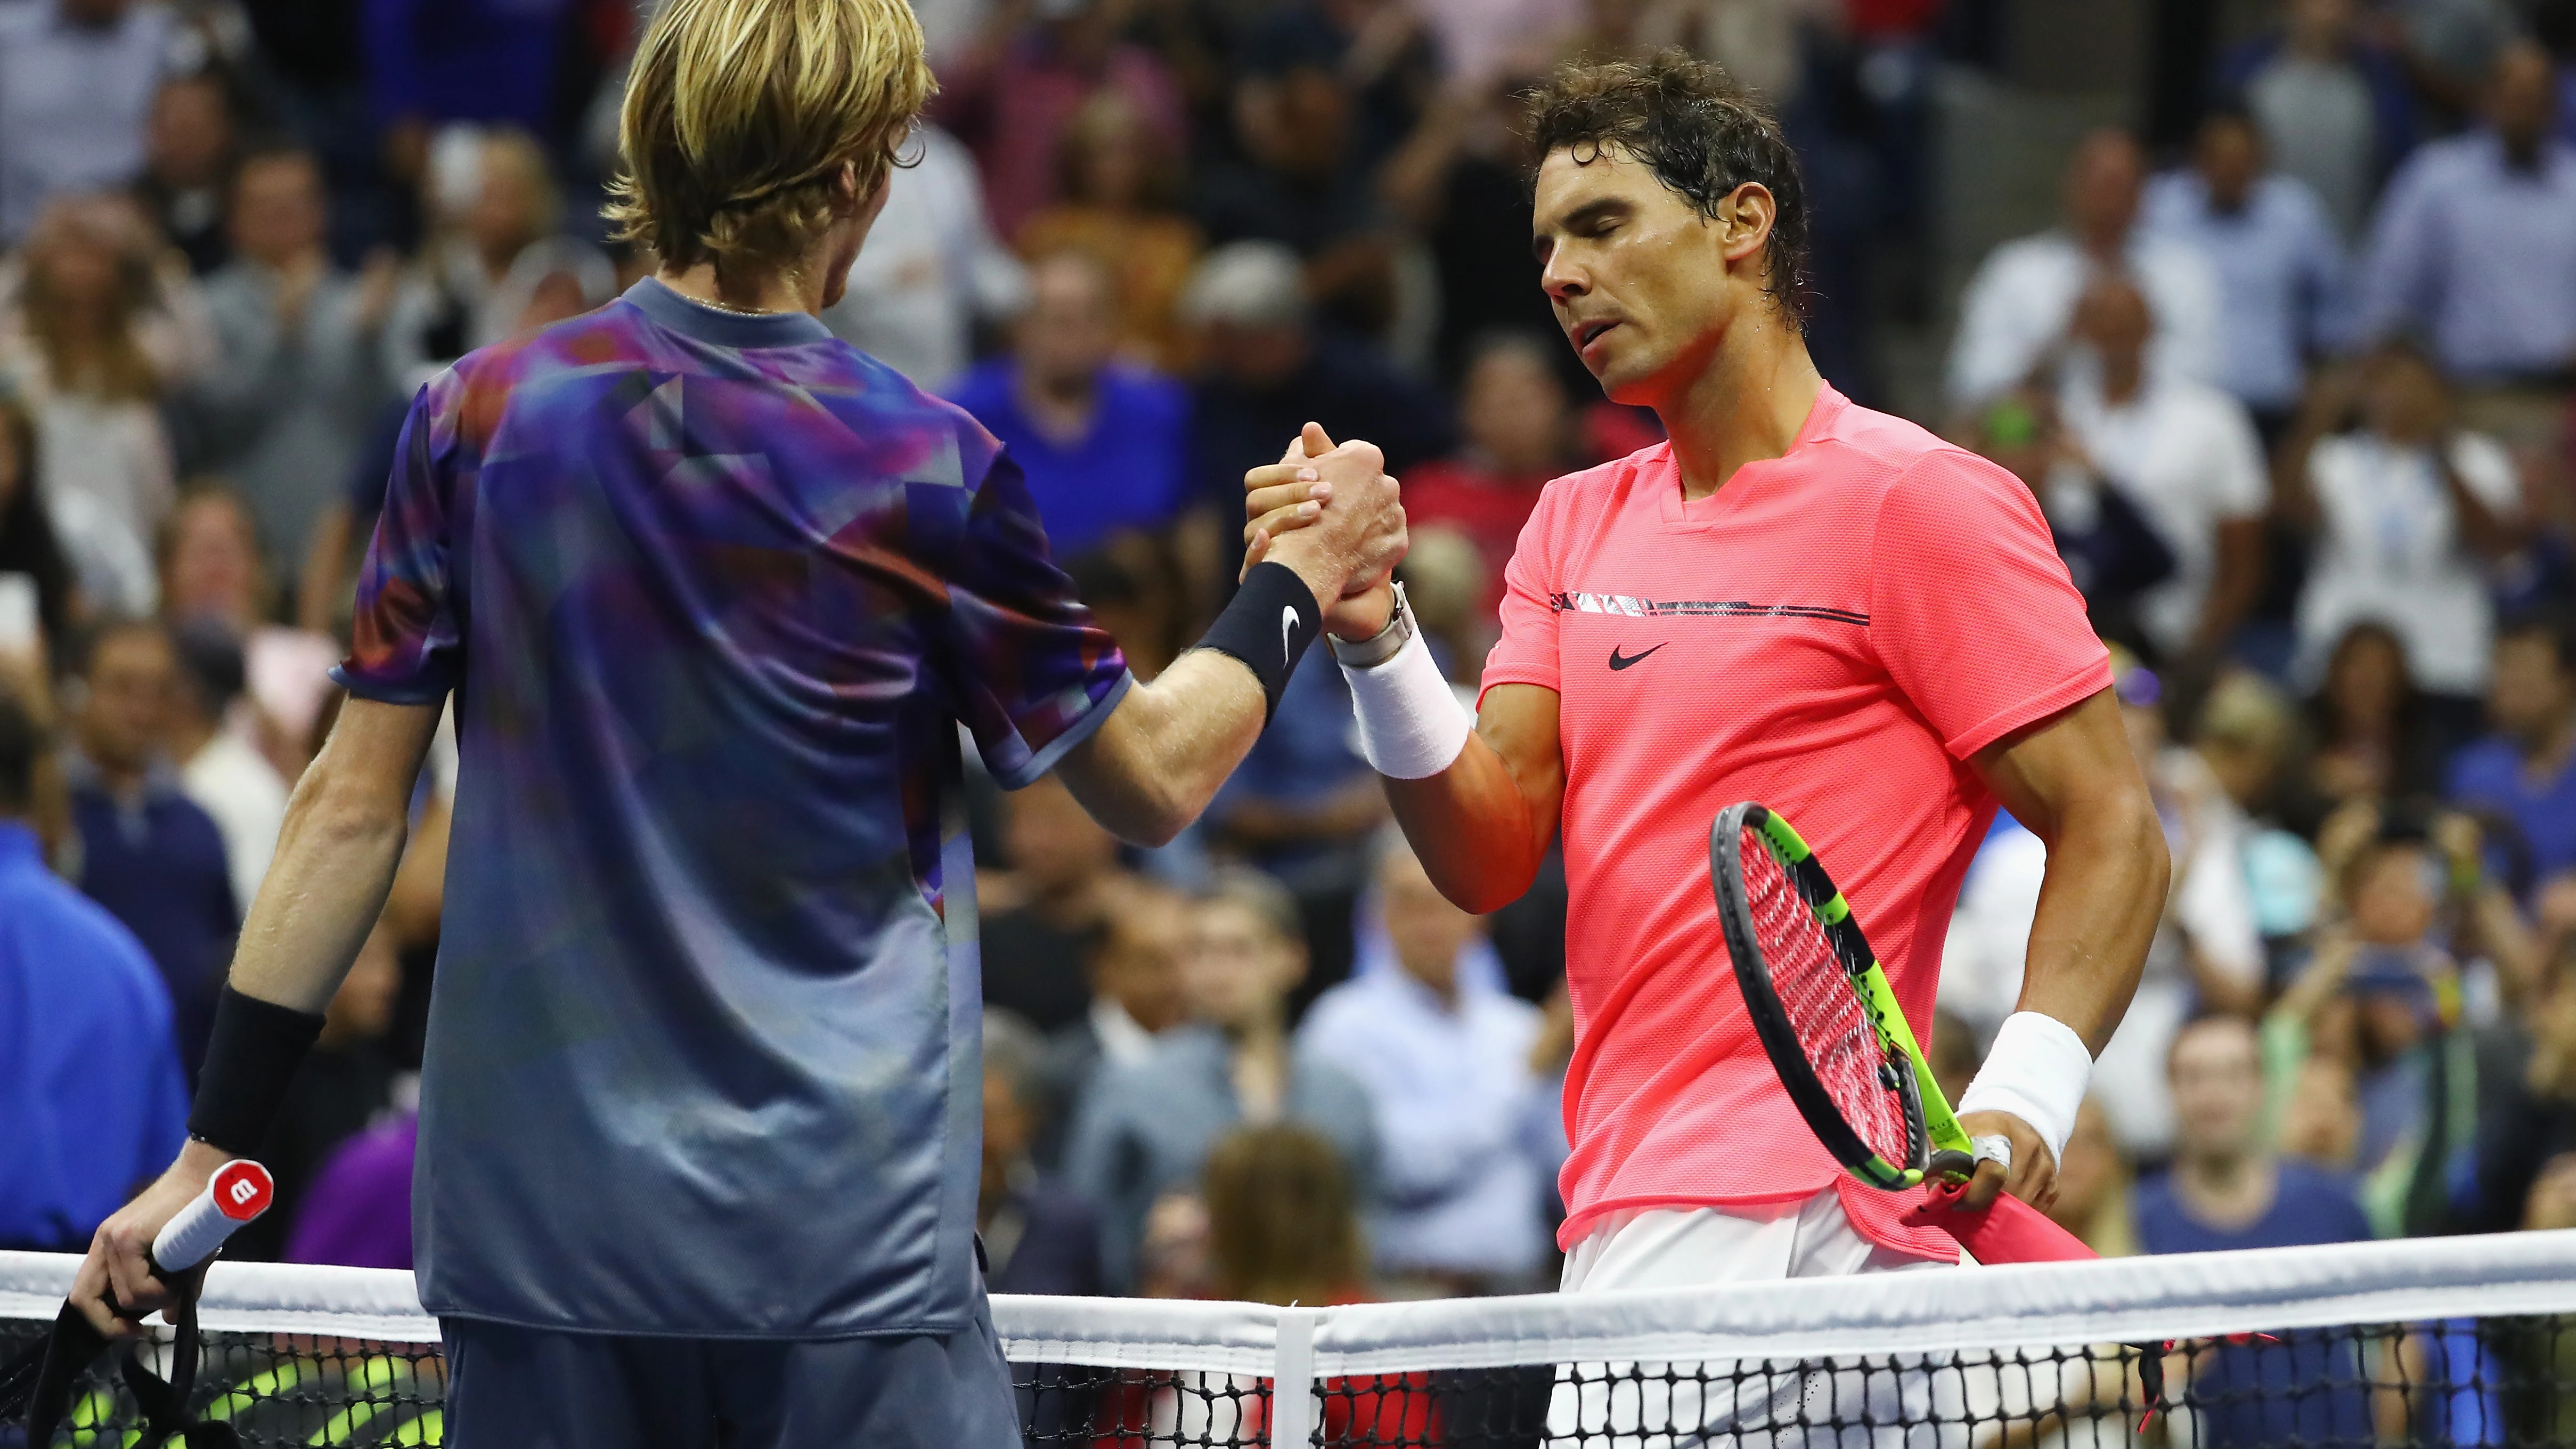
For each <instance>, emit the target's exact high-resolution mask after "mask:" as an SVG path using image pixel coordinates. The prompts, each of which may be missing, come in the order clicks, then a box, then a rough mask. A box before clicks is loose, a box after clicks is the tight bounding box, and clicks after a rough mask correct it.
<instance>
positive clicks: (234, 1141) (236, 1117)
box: [188, 985, 322, 1157]
mask: <svg viewBox="0 0 2576 1449" xmlns="http://www.w3.org/2000/svg"><path fill="white" fill-rule="evenodd" d="M321 1034H322V1014H321V1013H320V1012H317V1011H296V1010H294V1009H292V1008H290V1007H284V1006H279V1005H278V1004H276V1003H275V1002H271V1001H262V1000H260V999H258V998H257V997H253V996H244V995H242V994H241V993H240V992H238V991H235V990H233V989H232V987H231V986H229V985H227V986H226V987H224V990H223V994H222V995H221V996H218V997H216V998H215V1029H214V1032H213V1033H212V1034H211V1035H210V1036H208V1037H207V1039H206V1065H205V1069H204V1070H203V1071H201V1072H199V1073H198V1074H197V1104H196V1106H195V1107H193V1108H191V1109H190V1110H189V1112H188V1135H189V1136H191V1137H194V1138H197V1139H199V1140H200V1141H203V1142H205V1143H206V1144H207V1145H209V1146H212V1147H219V1148H222V1149H223V1150H224V1151H226V1152H229V1153H231V1154H232V1155H233V1156H235V1157H248V1156H250V1155H251V1154H253V1153H255V1152H257V1151H259V1144H260V1142H261V1140H262V1139H264V1138H266V1137H267V1136H268V1127H269V1124H270V1123H272V1122H274V1121H276V1120H277V1110H278V1108H279V1107H280V1106H282V1105H284V1104H285V1102H286V1087H287V1084H288V1083H289V1082H292V1081H294V1080H295V1069H296V1068H297V1067H300V1066H302V1065H304V1054H305V1053H306V1052H309V1051H311V1050H312V1049H313V1041H314V1038H316V1037H318V1036H320V1035H321Z"/></svg>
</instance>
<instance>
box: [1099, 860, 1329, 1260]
mask: <svg viewBox="0 0 2576 1449" xmlns="http://www.w3.org/2000/svg"><path fill="white" fill-rule="evenodd" d="M1298 931H1299V928H1298V922H1297V913H1296V906H1295V904H1294V903H1293V902H1292V901H1290V900H1289V898H1288V896H1287V893H1286V892H1284V891H1283V890H1281V889H1280V888H1279V886H1278V885H1277V883H1275V882H1273V881H1270V880H1268V879H1266V878H1264V877H1261V876H1259V875H1254V874H1250V873H1240V872H1239V873H1234V874H1230V875H1227V876H1225V877H1222V878H1221V880H1220V883H1219V884H1218V886H1217V888H1216V890H1215V893H1214V894H1212V895H1210V896H1208V897H1207V898H1205V899H1203V900H1202V901H1200V902H1199V903H1198V904H1197V906H1196V907H1195V908H1194V909H1193V911H1192V912H1191V940H1190V944H1189V952H1188V958H1187V961H1186V963H1185V965H1184V967H1183V978H1184V981H1185V982H1186V985H1187V991H1188V999H1189V1004H1190V1009H1191V1014H1192V1016H1193V1017H1194V1018H1196V1020H1195V1022H1194V1023H1193V1024H1192V1025H1189V1026H1186V1027H1183V1028H1181V1029H1179V1030H1177V1031H1174V1032H1172V1033H1170V1034H1169V1035H1168V1036H1166V1037H1165V1038H1164V1039H1163V1040H1160V1041H1158V1042H1156V1043H1154V1044H1153V1046H1152V1048H1151V1049H1150V1050H1149V1051H1148V1053H1147V1054H1146V1055H1145V1056H1144V1058H1143V1060H1141V1061H1138V1062H1136V1063H1135V1064H1134V1065H1127V1066H1104V1068H1103V1070H1102V1071H1101V1072H1100V1074H1099V1076H1098V1077H1097V1078H1095V1079H1094V1080H1093V1082H1092V1083H1091V1086H1090V1089H1089V1090H1088V1091H1086V1092H1085V1093H1084V1094H1083V1098H1082V1103H1081V1106H1080V1109H1079V1111H1078V1113H1077V1115H1076V1117H1075V1120H1074V1127H1073V1139H1072V1143H1071V1146H1070V1147H1069V1148H1068V1150H1067V1152H1066V1156H1065V1174H1066V1176H1067V1177H1068V1178H1069V1179H1071V1181H1072V1183H1073V1185H1074V1186H1075V1187H1076V1188H1077V1189H1079V1190H1080V1191H1082V1192H1083V1193H1085V1194H1086V1195H1088V1196H1089V1197H1091V1198H1092V1199H1093V1200H1094V1201H1096V1202H1098V1203H1099V1204H1100V1205H1101V1208H1102V1210H1103V1214H1104V1221H1103V1230H1102V1235H1101V1241H1102V1251H1101V1256H1102V1260H1103V1264H1104V1267H1105V1269H1106V1271H1107V1274H1108V1279H1109V1283H1110V1285H1111V1287H1112V1288H1113V1289H1117V1290H1120V1291H1125V1290H1126V1289H1128V1288H1129V1287H1131V1286H1132V1285H1133V1284H1134V1283H1135V1282H1136V1279H1137V1273H1136V1269H1137V1249H1138V1246H1139V1243H1140V1241H1141V1239H1142V1236H1143V1232H1144V1227H1145V1215H1146V1211H1147V1210H1148V1209H1149V1208H1150V1207H1152V1206H1153V1204H1154V1202H1155V1200H1156V1199H1157V1198H1159V1197H1161V1196H1162V1195H1163V1194H1164V1193H1165V1192H1167V1191H1170V1190H1172V1189H1174V1188H1177V1187H1186V1186H1187V1185H1188V1184H1190V1183H1191V1182H1194V1181H1196V1180H1197V1178H1198V1175H1199V1170H1200V1168H1201V1167H1202V1166H1203V1165H1204V1164H1205V1163H1206V1161H1207V1154H1208V1150H1209V1148H1210V1147H1212V1146H1213V1145H1214V1144H1215V1142H1216V1140H1217V1139H1218V1138H1219V1137H1220V1136H1222V1135H1223V1134H1224V1133H1225V1131H1226V1130H1227V1129H1228V1128H1230V1127H1233V1126H1234V1125H1236V1124H1237V1123H1241V1122H1250V1123H1254V1124H1260V1123H1268V1122H1277V1121H1280V1120H1282V1119H1288V1120H1292V1121H1296V1122H1299V1123H1302V1124H1304V1125H1306V1126H1308V1127H1311V1128H1313V1129H1315V1130H1316V1131H1318V1132H1320V1133H1321V1134H1323V1136H1324V1137H1325V1138H1326V1139H1327V1140H1329V1141H1330V1142H1331V1143H1332V1144H1333V1146H1334V1149H1335V1150H1336V1151H1337V1152H1339V1153H1340V1155H1341V1158H1342V1166H1343V1169H1344V1170H1345V1171H1346V1172H1347V1173H1348V1174H1349V1176H1350V1179H1351V1180H1352V1181H1356V1182H1360V1183H1363V1184H1365V1183H1368V1182H1371V1181H1373V1180H1374V1178H1375V1176H1376V1174H1377V1171H1378V1141H1377V1131H1376V1126H1375V1121H1374V1118H1373V1115H1372V1113H1371V1110H1370V1104H1369V1097H1368V1091H1367V1089H1366V1088H1364V1087H1362V1086H1361V1085H1360V1084H1359V1083H1358V1082H1355V1081H1353V1080H1351V1078H1350V1077H1349V1076H1348V1075H1346V1074H1345V1073H1344V1072H1342V1071H1341V1069H1340V1068H1338V1067H1334V1066H1330V1065H1327V1064H1325V1063H1323V1062H1319V1061H1312V1060H1307V1059H1303V1058H1301V1057H1299V1056H1298V1055H1297V1053H1296V1052H1294V1051H1293V1050H1292V1049H1291V1047H1290V1044H1289V1040H1288V1034H1287V1001H1288V993H1289V991H1290V990H1291V989H1292V988H1294V987H1295V986H1296V984H1297V981H1298V979H1299V978H1300V977H1302V976H1304V975H1305V972H1306V949H1305V946H1304V944H1303V943H1302V941H1301V940H1300V938H1299V934H1298Z"/></svg>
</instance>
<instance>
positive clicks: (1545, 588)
mask: <svg viewBox="0 0 2576 1449" xmlns="http://www.w3.org/2000/svg"><path fill="white" fill-rule="evenodd" d="M1556 496H1557V490H1556V489H1555V488H1554V487H1551V488H1549V489H1548V490H1547V491H1546V492H1545V493H1542V494H1540V495H1539V500H1538V506H1537V507H1536V508H1533V509H1531V510H1530V516H1529V522H1527V523H1524V524H1522V525H1521V537H1520V542H1519V543H1517V544H1515V545H1514V546H1513V548H1512V561H1511V562H1510V563H1508V564H1505V565H1504V566H1503V604H1502V626H1503V636H1502V637H1501V638H1500V639H1497V640H1495V641H1494V648H1493V652H1492V653H1490V654H1487V655H1486V656H1485V673H1484V676H1483V679H1482V681H1481V688H1482V689H1487V690H1490V689H1492V688H1493V687H1494V686H1495V685H1497V684H1535V685H1537V686H1539V687H1540V688H1542V689H1556V688H1558V682H1557V672H1556V605H1555V603H1554V602H1553V599H1554V597H1555V589H1554V587H1553V584H1554V580H1555V578H1556V557H1555V554H1556V545H1555V540H1554V537H1553V535H1554V533H1555V529H1554V527H1553V526H1552V524H1551V522H1550V520H1551V519H1553V518H1554V516H1555V514H1556V509H1555V507H1554V506H1553V505H1554V503H1555V500H1556ZM1483 703H1484V696H1483V694H1482V693H1481V692H1480V693H1479V694H1478V695H1477V704H1478V705H1479V707H1481V706H1482V705H1483Z"/></svg>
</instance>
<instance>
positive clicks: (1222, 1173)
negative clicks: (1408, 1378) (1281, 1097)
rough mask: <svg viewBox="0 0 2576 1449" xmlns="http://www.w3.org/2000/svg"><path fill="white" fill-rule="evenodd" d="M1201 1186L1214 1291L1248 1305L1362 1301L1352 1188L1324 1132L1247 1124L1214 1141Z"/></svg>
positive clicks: (1364, 1287)
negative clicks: (1205, 1210)
mask: <svg viewBox="0 0 2576 1449" xmlns="http://www.w3.org/2000/svg"><path fill="white" fill-rule="evenodd" d="M1205 1178H1206V1185H1205V1188H1204V1192H1205V1198H1206V1202H1207V1216H1208V1249H1209V1253H1208V1266H1209V1270H1210V1277H1211V1279H1212V1281H1211V1283H1210V1284H1209V1286H1210V1288H1211V1289H1212V1290H1213V1296H1215V1297H1218V1298H1225V1299H1231V1300H1234V1301H1237V1302H1245V1303H1275V1304H1279V1305H1281V1306H1283V1307H1284V1306H1286V1305H1288V1304H1291V1303H1303V1304H1308V1305H1313V1306H1322V1305H1325V1304H1333V1303H1356V1302H1365V1301H1366V1300H1367V1298H1368V1257H1367V1247H1366V1244H1365V1243H1364V1242H1363V1240H1362V1238H1361V1236H1360V1214H1359V1200H1358V1193H1357V1192H1356V1191H1355V1190H1354V1186H1353V1180H1352V1176H1351V1171H1350V1168H1349V1167H1348V1165H1346V1164H1345V1163H1344V1162H1343V1160H1342V1153H1341V1151H1340V1150H1339V1149H1338V1148H1337V1147H1336V1145H1335V1144H1334V1143H1333V1142H1332V1141H1331V1140H1330V1139H1328V1138H1326V1137H1324V1136H1322V1135H1321V1134H1319V1133H1316V1132H1314V1131H1312V1130H1310V1129H1308V1128H1304V1127H1300V1126H1296V1125H1294V1124H1289V1123H1254V1124H1251V1125H1248V1126H1245V1127H1241V1128H1237V1129H1235V1130H1233V1131H1231V1132H1228V1133H1226V1134H1225V1135H1224V1137H1223V1138H1221V1139H1220V1140H1218V1141H1217V1142H1215V1143H1213V1144H1212V1145H1211V1147H1210V1149H1209V1151H1208V1154H1207V1170H1206V1173H1205Z"/></svg>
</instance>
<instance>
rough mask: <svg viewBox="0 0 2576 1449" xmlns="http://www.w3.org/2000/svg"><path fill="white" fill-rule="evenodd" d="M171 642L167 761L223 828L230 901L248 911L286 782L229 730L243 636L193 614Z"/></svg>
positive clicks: (239, 684) (273, 847)
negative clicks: (174, 682)
mask: <svg viewBox="0 0 2576 1449" xmlns="http://www.w3.org/2000/svg"><path fill="white" fill-rule="evenodd" d="M171 643H172V644H173V645H174V646H175V647H176V648H177V650H178V658H179V678H178V687H177V688H176V689H174V690H173V691H172V692H171V696H170V734H169V746H170V758H171V759H172V760H173V761H175V762H176V763H177V764H178V766H179V784H180V787H181V788H182V789H184V790H186V791H187V792H188V798H189V799H191V800H194V801H196V802H197V806H198V808H200V809H202V810H204V811H205V812H206V814H207V815H209V816H211V817H212V818H213V819H214V822H215V828H216V829H218V830H220V831H222V832H223V836H224V858H225V860H226V861H228V862H229V863H230V865H231V867H232V880H233V899H234V900H235V901H237V902H239V903H240V904H241V907H242V909H243V910H244V911H245V912H247V911H248V910H249V909H250V901H251V898H252V897H254V896H256V895H258V894H259V882H260V878H261V877H263V876H265V875H267V874H268V863H269V861H270V859H271V858H272V857H274V856H275V855H276V854H277V834H278V831H279V829H280V828H281V827H282V826H284V825H285V823H286V781H285V780H284V779H282V778H280V777H279V775H278V773H277V767H276V766H274V765H271V764H270V763H269V762H268V757H267V756H265V755H263V754H261V753H260V752H259V747H258V746H257V745H256V744H254V743H253V742H252V740H253V736H252V735H251V734H250V733H248V732H245V731H243V730H240V729H236V728H234V727H233V706H234V705H235V704H237V703H239V702H240V700H241V696H242V688H243V684H244V679H245V674H244V669H243V664H242V647H241V641H240V640H239V639H237V638H235V637H234V636H233V632H232V630H231V629H230V628H229V627H227V626H226V625H224V624H222V623H220V622H218V621H216V620H213V619H192V620H189V621H188V622H186V623H184V624H181V625H179V626H177V627H176V628H174V629H173V630H171Z"/></svg>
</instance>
